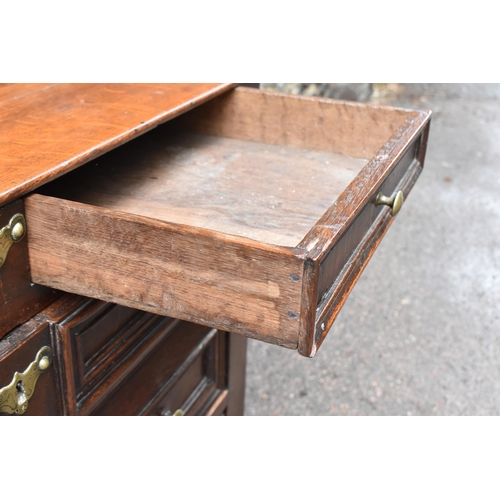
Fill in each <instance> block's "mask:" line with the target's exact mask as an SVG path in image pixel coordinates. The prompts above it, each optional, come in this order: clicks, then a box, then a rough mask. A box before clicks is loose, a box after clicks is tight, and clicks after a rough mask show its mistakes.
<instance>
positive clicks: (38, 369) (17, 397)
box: [0, 346, 52, 415]
mask: <svg viewBox="0 0 500 500" xmlns="http://www.w3.org/2000/svg"><path fill="white" fill-rule="evenodd" d="M51 363H52V349H51V348H50V347H48V346H45V347H42V348H41V349H40V350H39V351H38V353H37V355H36V358H35V361H33V363H31V364H30V365H29V366H28V368H26V370H25V371H24V372H23V373H19V372H16V373H14V377H13V378H12V382H11V383H10V384H9V385H7V386H6V387H4V388H3V389H0V413H1V412H3V413H10V414H13V413H16V414H17V415H22V414H23V413H24V412H26V410H27V409H28V401H29V400H30V399H31V396H33V393H34V392H35V386H36V382H37V380H38V377H39V376H40V375H41V374H42V373H44V372H46V371H47V369H48V368H49V366H50V364H51Z"/></svg>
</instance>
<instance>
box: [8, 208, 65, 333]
mask: <svg viewBox="0 0 500 500" xmlns="http://www.w3.org/2000/svg"><path fill="white" fill-rule="evenodd" d="M18 214H21V215H23V216H24V203H23V201H22V200H18V201H16V202H14V203H11V204H9V205H6V206H5V207H2V208H0V318H1V321H0V339H1V338H2V337H3V336H5V335H6V334H7V333H8V332H9V331H10V330H12V329H13V328H14V327H16V326H17V325H20V324H21V323H24V322H25V321H26V320H28V319H29V318H31V317H32V316H33V315H34V314H36V313H37V312H39V311H41V310H42V309H43V308H44V307H45V306H46V305H47V304H49V303H50V302H52V301H54V300H55V299H56V297H57V296H58V295H60V293H58V292H56V291H55V290H51V289H50V288H46V287H43V286H40V285H34V284H33V283H32V282H31V278H30V270H29V260H28V244H27V240H26V237H24V235H23V236H22V237H21V238H20V239H19V240H18V241H15V240H13V239H12V238H11V229H12V228H11V227H10V226H11V225H12V223H11V221H13V223H14V224H15V221H16V220H17V219H15V217H16V216H17V215H18ZM4 228H5V229H4ZM14 241H15V242H14Z"/></svg>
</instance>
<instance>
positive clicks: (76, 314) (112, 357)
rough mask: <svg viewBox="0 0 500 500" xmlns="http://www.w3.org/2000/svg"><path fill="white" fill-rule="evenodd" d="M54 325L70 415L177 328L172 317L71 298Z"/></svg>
mask: <svg viewBox="0 0 500 500" xmlns="http://www.w3.org/2000/svg"><path fill="white" fill-rule="evenodd" d="M72 307H73V310H72V312H71V313H70V314H69V315H67V316H66V317H65V319H64V320H62V321H60V322H59V323H58V324H57V325H56V327H55V328H56V332H57V335H58V338H59V340H60V344H61V346H62V349H63V353H64V358H65V363H66V367H67V369H66V372H65V375H66V384H67V387H68V395H69V397H68V401H67V406H68V411H69V413H70V414H88V413H89V412H91V411H92V410H93V408H95V407H96V406H98V405H100V404H101V403H102V401H104V400H106V398H107V397H108V396H109V395H110V394H111V393H112V392H113V391H114V390H115V389H116V387H117V386H119V385H120V384H121V383H122V381H123V380H124V379H125V378H126V377H127V376H128V375H129V374H130V373H131V372H132V371H133V370H134V369H135V368H136V367H137V366H138V365H139V364H140V363H141V361H142V360H143V359H144V358H145V357H146V356H148V355H149V354H150V352H151V351H152V350H154V349H156V348H157V346H158V344H159V343H161V342H162V341H163V339H164V338H166V337H168V336H169V335H170V333H171V331H173V330H175V329H176V328H177V327H178V323H179V321H178V320H175V319H172V318H168V317H162V316H157V315H154V314H151V313H146V312H144V311H138V310H135V309H130V308H127V307H123V306H118V305H116V304H110V303H106V302H102V301H97V300H93V299H90V300H89V299H87V298H84V297H74V302H73V304H72Z"/></svg>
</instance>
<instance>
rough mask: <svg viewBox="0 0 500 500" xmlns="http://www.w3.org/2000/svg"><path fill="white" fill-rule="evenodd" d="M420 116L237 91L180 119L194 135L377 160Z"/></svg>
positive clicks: (260, 91) (286, 95)
mask: <svg viewBox="0 0 500 500" xmlns="http://www.w3.org/2000/svg"><path fill="white" fill-rule="evenodd" d="M418 115H419V112H417V111H409V110H405V109H399V108H393V107H389V106H374V105H367V104H361V103H355V102H348V101H337V100H335V99H326V98H319V97H306V96H294V95H289V94H281V93H278V92H268V91H263V90H255V89H250V88H244V87H238V88H236V89H234V90H232V91H230V92H227V93H226V94H224V95H221V96H220V97H217V98H215V99H213V100H212V101H209V102H207V103H206V104H204V105H203V106H201V107H199V108H197V109H196V110H193V111H192V112H190V113H189V116H188V115H185V116H183V117H181V118H180V120H179V122H181V123H182V125H183V126H184V127H185V128H186V130H191V131H193V132H197V133H201V134H210V135H218V136H222V137H231V138H234V139H241V140H245V141H256V142H262V143H265V144H275V145H279V146H289V147H294V148H303V149H310V150H315V151H327V152H330V153H339V154H342V155H344V156H349V157H354V158H372V157H373V156H375V155H376V154H377V153H378V151H379V150H380V149H381V148H382V147H383V146H384V144H385V143H386V141H387V140H388V139H389V138H390V137H391V136H392V135H393V134H394V133H395V132H396V131H397V130H398V129H399V128H400V127H401V126H402V125H404V123H405V122H406V121H407V120H408V118H412V117H416V116H418Z"/></svg>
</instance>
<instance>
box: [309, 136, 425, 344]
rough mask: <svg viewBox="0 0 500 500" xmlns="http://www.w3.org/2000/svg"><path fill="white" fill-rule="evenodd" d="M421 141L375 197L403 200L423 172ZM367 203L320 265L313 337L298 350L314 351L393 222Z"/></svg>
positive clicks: (381, 209)
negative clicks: (399, 197)
mask: <svg viewBox="0 0 500 500" xmlns="http://www.w3.org/2000/svg"><path fill="white" fill-rule="evenodd" d="M419 144H420V140H418V141H416V142H415V143H414V144H412V146H411V147H410V148H409V149H408V151H407V152H406V153H405V154H404V156H403V157H402V158H401V160H400V161H399V162H398V163H397V164H396V165H395V167H394V168H393V169H392V170H391V172H390V173H389V174H388V175H387V177H385V179H384V180H383V182H382V183H381V184H380V186H379V187H378V188H377V189H376V194H378V193H383V194H384V195H386V196H387V197H394V196H395V195H396V194H397V193H398V192H401V193H403V197H404V198H406V197H407V196H408V194H409V192H410V190H411V188H412V187H413V185H414V184H415V182H416V180H417V178H418V176H419V175H420V173H421V171H422V165H421V163H420V162H419V161H418V154H419V152H420V150H419ZM375 199H376V195H375V196H373V197H372V198H371V199H369V200H368V201H367V202H366V203H365V205H364V207H363V208H362V209H361V210H360V211H359V214H358V215H357V216H356V217H355V218H354V219H353V220H352V222H351V223H350V224H349V225H348V226H347V228H346V229H345V231H344V232H343V233H342V234H341V235H340V236H339V237H338V238H337V239H336V240H335V241H334V243H333V244H332V246H331V249H330V250H329V251H328V252H327V253H326V254H325V256H324V257H323V258H322V259H321V260H320V261H319V273H318V284H317V304H316V315H315V333H314V336H308V337H307V339H306V341H305V342H304V345H302V346H301V348H302V349H303V350H304V351H306V352H308V353H314V352H316V351H317V349H318V348H319V346H320V345H321V343H322V342H323V340H324V339H325V337H326V335H327V333H328V331H329V330H330V328H331V326H332V324H333V322H334V320H335V318H336V316H337V314H338V312H339V311H340V309H341V307H342V305H343V304H344V302H345V300H346V299H347V297H348V294H349V292H350V291H351V289H352V288H353V286H354V285H355V283H356V281H357V279H358V278H359V276H360V274H361V272H362V271H363V269H364V268H365V266H366V264H367V263H368V261H369V260H370V257H371V256H372V255H373V252H374V251H375V250H376V248H377V246H378V244H379V243H380V241H381V239H382V238H383V236H384V234H385V232H386V231H387V230H388V228H389V226H390V225H391V224H392V223H393V222H394V220H395V218H394V216H393V215H392V213H391V208H390V207H388V206H385V205H376V204H375Z"/></svg>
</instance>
